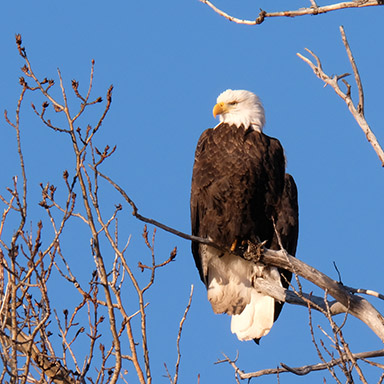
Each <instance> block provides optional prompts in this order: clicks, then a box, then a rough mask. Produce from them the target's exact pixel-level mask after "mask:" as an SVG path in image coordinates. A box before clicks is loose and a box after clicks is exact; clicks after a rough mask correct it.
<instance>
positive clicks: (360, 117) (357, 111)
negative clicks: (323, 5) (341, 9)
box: [297, 27, 384, 167]
mask: <svg viewBox="0 0 384 384" xmlns="http://www.w3.org/2000/svg"><path fill="white" fill-rule="evenodd" d="M340 33H341V37H342V40H343V43H344V46H345V49H346V51H347V54H348V58H349V61H350V63H351V66H352V69H353V73H354V77H355V81H356V85H357V88H358V94H359V101H358V103H357V105H354V103H353V100H352V97H351V86H350V84H348V83H347V82H346V80H345V79H344V77H345V76H346V75H347V74H343V75H341V76H332V77H330V76H328V75H327V74H326V73H325V72H324V71H323V68H322V65H321V61H320V59H319V58H318V56H316V55H315V54H314V53H313V52H312V51H310V50H309V49H307V48H306V51H307V52H309V53H310V54H311V55H312V56H313V58H314V59H315V61H316V63H314V62H313V61H311V60H310V59H308V58H307V57H305V56H303V55H301V54H300V53H297V56H299V57H300V58H301V59H302V60H303V61H305V62H306V63H307V64H308V65H309V66H310V67H311V68H312V70H313V72H314V73H315V75H316V76H317V77H318V78H319V79H321V80H323V81H324V83H325V84H326V85H330V86H331V87H332V88H333V89H334V91H335V92H336V93H337V94H338V95H339V96H340V97H341V98H342V99H343V100H344V101H345V103H346V104H347V106H348V109H349V111H350V112H351V114H352V116H353V117H354V118H355V120H356V122H357V123H358V124H359V126H360V127H361V129H362V130H363V132H364V133H365V136H366V137H367V140H368V141H369V143H370V144H371V145H372V147H373V149H374V150H375V152H376V154H377V156H378V157H379V159H380V161H381V165H382V166H383V167H384V151H383V149H382V148H381V146H380V144H379V142H378V141H377V138H376V136H375V135H374V133H373V132H372V130H371V128H370V126H369V125H368V123H367V120H366V119H365V116H364V93H363V86H362V83H361V79H360V75H359V72H358V70H357V66H356V63H355V60H354V58H353V55H352V51H351V48H350V46H349V44H348V41H347V37H346V35H345V32H344V28H343V27H340ZM340 79H342V80H343V82H344V84H345V85H346V86H347V91H346V92H343V91H342V90H341V88H340V85H339V80H340Z"/></svg>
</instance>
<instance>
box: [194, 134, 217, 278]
mask: <svg viewBox="0 0 384 384" xmlns="http://www.w3.org/2000/svg"><path fill="white" fill-rule="evenodd" d="M211 132H212V129H207V130H205V131H204V132H203V133H202V134H201V136H200V138H199V141H198V143H197V146H196V151H195V162H194V166H193V171H194V172H193V177H192V185H191V202H190V209H191V226H192V228H191V229H192V235H194V236H201V234H200V218H201V217H202V216H203V215H204V214H205V211H206V209H207V207H205V206H204V205H203V203H202V201H201V199H200V200H199V198H198V197H199V196H200V192H201V188H202V187H204V186H205V185H206V184H207V183H208V182H209V177H210V172H211V171H210V170H208V169H207V170H205V172H199V174H198V175H197V174H196V172H195V168H196V167H197V166H200V164H198V163H199V158H200V155H201V154H202V153H203V152H204V150H205V144H206V141H207V140H208V138H209V136H210V134H211ZM204 174H205V180H204V179H202V177H204V176H203V175H204ZM196 178H198V180H196ZM192 254H193V258H194V259H195V264H196V267H197V269H198V270H199V274H200V278H201V280H202V281H203V283H204V284H205V283H206V279H205V277H204V273H203V268H202V265H201V258H200V252H199V243H197V242H195V241H193V242H192Z"/></svg>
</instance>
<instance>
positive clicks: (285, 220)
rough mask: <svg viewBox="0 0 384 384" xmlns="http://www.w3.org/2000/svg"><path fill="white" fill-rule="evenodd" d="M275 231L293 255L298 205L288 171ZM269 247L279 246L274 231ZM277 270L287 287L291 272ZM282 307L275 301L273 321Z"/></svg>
mask: <svg viewBox="0 0 384 384" xmlns="http://www.w3.org/2000/svg"><path fill="white" fill-rule="evenodd" d="M276 231H277V233H278V234H279V236H280V240H281V244H282V246H283V248H284V249H285V250H286V251H287V252H288V253H289V254H290V255H291V256H295V253H296V246H297V238H298V235H299V206H298V202H297V187H296V183H295V180H294V179H293V177H292V176H291V175H289V174H288V173H287V174H285V185H284V191H283V195H282V197H281V200H280V204H279V209H278V214H277V220H276ZM271 248H272V249H276V250H278V249H280V248H281V247H280V244H279V239H278V237H277V235H276V233H275V234H274V238H273V241H272V244H271ZM279 272H280V274H281V283H282V285H283V287H285V288H287V287H288V285H289V282H290V281H291V279H292V273H291V272H289V271H287V270H284V269H279ZM282 307H283V303H279V302H277V301H276V303H275V321H276V319H277V318H278V316H279V314H280V312H281V309H282Z"/></svg>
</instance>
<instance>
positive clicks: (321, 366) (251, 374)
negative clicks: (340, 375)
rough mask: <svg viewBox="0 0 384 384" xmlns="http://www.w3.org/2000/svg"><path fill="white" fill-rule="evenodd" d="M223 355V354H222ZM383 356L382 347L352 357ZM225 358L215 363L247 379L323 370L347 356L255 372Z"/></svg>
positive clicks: (383, 350) (354, 354) (282, 365)
mask: <svg viewBox="0 0 384 384" xmlns="http://www.w3.org/2000/svg"><path fill="white" fill-rule="evenodd" d="M223 355H224V354H223ZM382 356H384V349H379V350H376V351H368V352H360V353H353V354H352V357H353V359H355V360H362V359H368V358H374V357H382ZM224 357H225V359H222V360H219V361H218V362H217V363H229V364H230V365H231V366H232V367H233V368H234V370H235V372H236V373H237V374H238V375H239V377H240V378H241V379H242V380H247V379H248V380H249V379H252V378H255V377H261V376H267V375H277V374H281V373H287V372H288V373H294V374H295V375H300V376H304V375H307V374H308V373H310V372H315V371H324V370H326V369H329V368H331V367H334V366H336V365H338V364H340V363H341V361H342V360H345V359H348V358H349V356H348V355H347V354H346V353H345V354H343V355H342V356H341V357H340V358H338V359H332V360H331V361H328V362H325V363H319V364H311V365H304V366H301V367H289V366H288V365H286V364H283V363H281V367H278V368H271V369H262V370H259V371H255V372H248V373H247V372H244V371H243V370H241V369H240V368H239V367H238V366H237V365H236V360H231V359H230V358H229V357H228V356H226V355H224Z"/></svg>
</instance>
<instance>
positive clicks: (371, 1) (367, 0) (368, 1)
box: [199, 0, 383, 25]
mask: <svg viewBox="0 0 384 384" xmlns="http://www.w3.org/2000/svg"><path fill="white" fill-rule="evenodd" d="M199 1H200V2H202V3H204V4H206V5H208V6H209V7H210V8H211V9H213V10H214V11H215V12H216V13H217V14H219V15H220V16H222V17H225V18H226V19H228V20H229V21H233V22H234V23H237V24H245V25H258V24H261V23H263V22H264V21H265V19H266V18H270V17H297V16H306V15H320V14H323V13H327V12H332V11H338V10H341V9H346V8H363V7H374V6H378V5H383V1H382V0H363V1H362V0H358V1H345V2H341V3H335V4H331V5H324V6H318V5H317V4H316V3H315V2H314V0H311V3H312V6H311V7H310V8H300V9H297V10H293V11H280V12H266V11H264V10H260V13H259V15H258V17H257V18H256V19H254V20H245V19H239V18H237V17H234V16H231V15H229V14H228V13H226V12H224V11H222V10H221V9H219V8H217V7H216V6H215V5H214V4H213V3H211V2H210V1H209V0H199Z"/></svg>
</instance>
